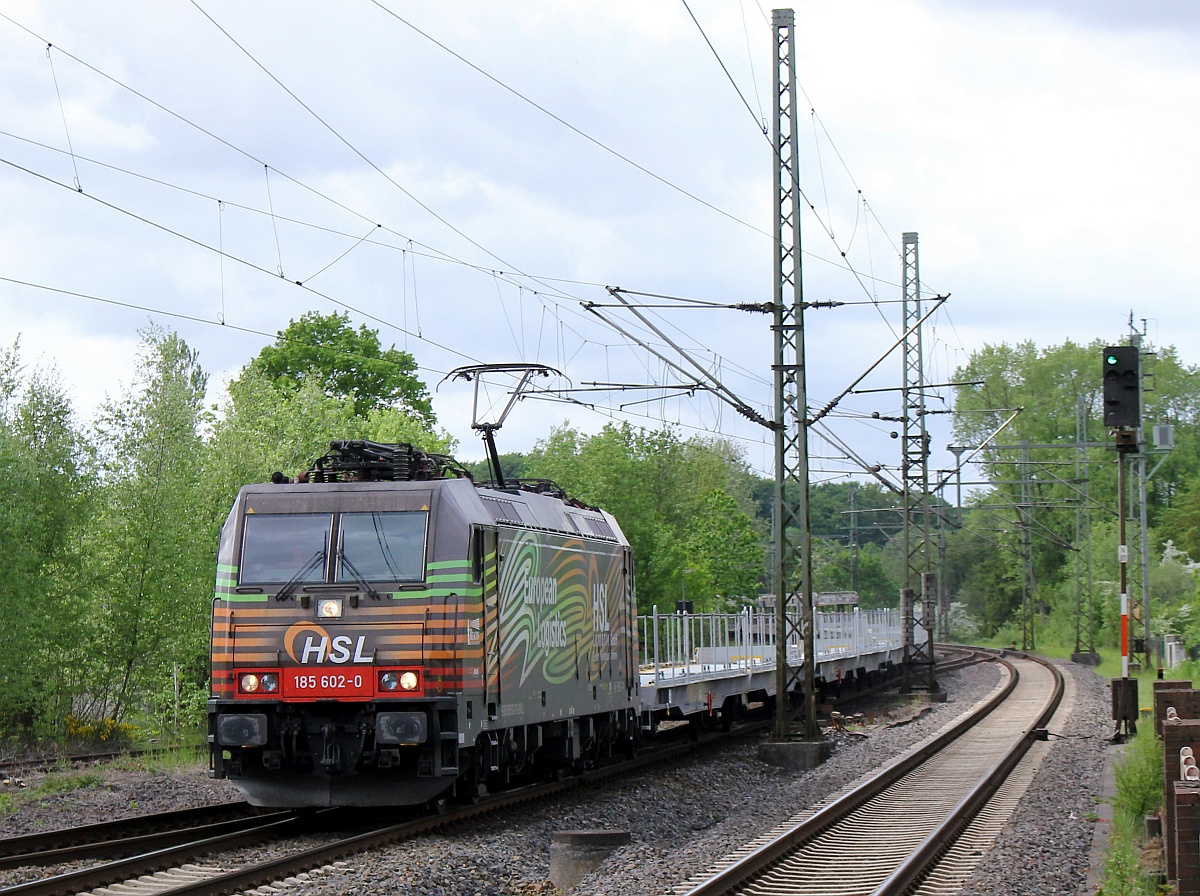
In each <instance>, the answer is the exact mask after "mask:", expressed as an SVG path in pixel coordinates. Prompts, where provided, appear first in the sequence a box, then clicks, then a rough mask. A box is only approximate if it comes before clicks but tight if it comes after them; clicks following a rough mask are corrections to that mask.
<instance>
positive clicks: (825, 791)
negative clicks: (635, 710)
mask: <svg viewBox="0 0 1200 896" xmlns="http://www.w3.org/2000/svg"><path fill="white" fill-rule="evenodd" d="M1062 668H1063V669H1064V672H1066V674H1068V675H1070V676H1072V679H1073V681H1074V688H1073V690H1074V697H1075V699H1074V706H1073V708H1072V711H1071V713H1070V716H1069V717H1068V718H1067V719H1065V720H1064V721H1063V722H1062V723H1061V725H1060V724H1059V723H1057V722H1056V723H1055V725H1052V726H1051V733H1052V734H1054V735H1058V736H1057V737H1055V738H1053V744H1052V749H1051V750H1050V751H1049V754H1048V755H1047V757H1046V758H1045V760H1044V761H1043V763H1042V766H1041V768H1040V769H1039V771H1038V773H1037V776H1036V777H1035V779H1034V782H1033V785H1032V786H1031V787H1030V788H1029V791H1028V792H1027V793H1026V795H1025V797H1024V798H1023V800H1022V802H1021V803H1020V806H1019V807H1018V810H1017V813H1016V815H1015V816H1014V818H1013V819H1011V820H1010V823H1009V824H1008V826H1007V827H1006V828H1005V831H1004V833H1003V834H1002V836H1001V838H1000V840H999V842H998V843H997V845H996V847H995V848H994V849H993V850H992V851H991V852H990V853H988V854H987V855H986V856H985V857H984V858H983V861H982V864H981V867H980V869H979V870H978V871H977V872H976V874H975V875H974V876H973V877H972V878H971V879H970V880H969V881H968V882H967V885H966V887H965V889H964V891H963V892H964V893H969V894H984V893H987V894H993V896H1005V894H1032V893H1060V894H1061V893H1071V894H1074V893H1082V892H1084V885H1085V879H1086V874H1087V870H1088V869H1087V857H1088V855H1089V850H1090V848H1091V843H1092V838H1093V833H1094V829H1095V825H1094V822H1093V819H1094V813H1095V812H1096V801H1097V798H1098V796H1099V792H1100V778H1101V770H1102V767H1103V763H1104V757H1105V750H1106V747H1107V745H1108V738H1109V736H1110V734H1111V724H1112V723H1111V722H1110V720H1109V715H1110V705H1109V698H1108V690H1107V682H1105V681H1104V680H1103V679H1101V678H1100V677H1099V676H1097V675H1096V674H1095V672H1094V671H1093V670H1091V669H1089V668H1086V667H1082V666H1076V665H1074V664H1063V666H1062ZM999 678H1000V675H999V672H998V670H997V669H996V668H995V667H993V666H991V665H983V666H973V667H969V668H967V669H964V670H960V671H958V672H953V673H947V674H945V675H944V676H943V677H942V678H941V680H940V684H941V685H942V686H943V687H944V688H945V689H946V691H947V693H948V700H947V702H945V703H932V704H928V705H926V704H925V703H924V702H923V699H922V698H917V697H914V698H902V699H901V701H900V703H899V704H898V705H897V707H896V708H894V709H892V710H891V711H890V713H889V714H885V713H884V711H883V710H882V709H881V708H880V707H881V705H882V704H881V703H880V702H879V701H878V700H873V701H871V702H869V703H865V704H863V706H862V710H863V711H864V712H865V713H867V715H868V716H869V717H870V721H871V722H872V723H871V724H864V725H862V726H861V727H857V728H855V729H854V730H852V731H845V732H833V733H831V738H832V739H833V741H834V745H835V746H834V752H833V755H832V756H831V757H830V759H829V760H828V761H826V762H825V763H823V764H822V765H821V766H820V767H818V768H817V769H814V770H812V771H810V772H804V773H792V772H788V771H784V770H782V769H779V768H775V767H773V766H768V765H765V764H764V763H762V762H760V761H759V760H758V758H757V743H756V742H744V743H742V744H740V745H735V746H731V747H727V748H723V749H720V750H719V751H718V750H713V751H707V752H703V753H701V754H699V755H698V756H696V757H695V758H693V759H690V760H685V761H683V762H680V763H677V764H675V765H673V766H670V767H657V768H654V769H651V770H648V771H645V772H642V773H640V774H638V775H635V776H632V777H630V778H626V779H624V780H621V781H618V782H611V783H607V784H603V785H598V786H595V787H591V788H583V789H579V790H576V791H573V792H571V793H569V794H567V795H564V796H561V797H557V798H554V799H552V800H548V801H546V802H543V803H539V804H534V805H530V806H526V807H524V808H522V809H521V810H519V811H517V812H510V813H508V814H501V815H499V816H498V817H490V818H488V819H486V820H484V821H477V822H473V823H471V824H470V826H467V825H462V826H459V827H457V828H455V829H453V830H452V831H449V832H443V833H438V834H433V835H429V836H425V837H422V838H420V839H418V840H416V841H410V842H406V843H404V844H400V845H397V846H393V847H390V848H387V849H382V850H378V851H375V852H373V853H371V854H369V855H359V856H355V857H353V858H351V859H347V860H346V861H344V862H339V863H337V864H335V865H332V866H328V867H326V868H322V869H317V870H315V871H313V872H312V873H310V874H309V875H307V876H306V878H305V879H304V880H303V881H296V882H295V883H292V884H290V885H289V886H288V889H287V890H286V892H295V893H303V894H305V896H309V894H312V896H332V894H344V893H351V892H353V893H358V894H372V893H388V894H400V896H408V894H421V896H430V894H468V896H473V894H480V896H488V894H534V893H553V892H555V890H554V887H553V885H552V884H551V883H550V881H549V864H550V857H549V854H550V840H551V835H552V834H553V833H554V832H555V831H567V830H593V829H604V830H624V831H629V832H630V835H631V842H630V844H629V845H628V846H625V847H623V848H621V849H618V850H617V851H616V852H614V853H613V854H612V855H611V856H610V857H609V858H608V859H607V860H606V861H605V862H604V863H603V865H602V866H601V867H600V868H599V869H598V870H597V871H596V872H594V873H593V874H591V875H589V876H587V877H585V878H584V879H583V880H582V881H581V882H580V883H579V884H578V886H577V887H576V888H575V889H574V890H573V891H572V892H573V893H577V894H580V896H661V894H666V893H669V892H671V891H672V890H673V889H674V888H676V887H679V886H681V885H683V884H684V883H686V882H687V881H688V880H689V879H692V878H695V877H696V876H698V875H701V874H702V873H703V872H704V871H705V870H706V869H708V868H709V867H711V866H712V865H713V864H714V863H716V862H717V861H718V860H719V859H720V858H721V857H723V856H725V855H728V854H729V853H731V852H734V851H735V850H737V849H738V848H739V847H741V846H743V845H744V844H746V843H748V842H750V841H752V840H754V839H756V838H757V837H760V836H761V835H763V834H764V833H765V832H766V831H768V830H770V829H771V828H773V827H775V826H776V825H778V824H779V823H781V822H783V821H784V820H786V819H787V818H789V817H791V816H792V815H795V814H797V813H799V812H802V811H803V810H805V809H807V808H808V807H810V806H812V805H813V804H814V803H816V802H818V801H819V800H821V799H824V798H825V797H828V796H829V795H831V794H834V793H836V792H839V791H841V790H843V789H845V788H846V787H848V786H849V785H850V784H852V783H853V782H855V781H857V780H858V779H859V778H860V777H862V776H863V775H864V774H866V773H867V772H869V771H871V770H872V769H874V768H877V767H878V766H880V765H882V764H885V763H886V762H887V761H888V760H889V759H891V758H892V757H894V756H897V755H899V754H900V753H902V752H904V751H905V750H907V749H908V748H910V747H911V746H912V745H914V744H915V743H918V742H919V741H921V740H923V739H925V738H926V737H929V736H930V735H932V734H934V733H935V732H937V731H938V730H940V729H941V728H942V727H944V726H945V725H946V724H947V723H948V722H950V721H951V720H952V719H954V718H956V717H957V716H959V715H960V714H962V713H963V712H965V711H967V710H968V709H970V708H971V707H972V706H974V705H975V704H976V703H977V702H978V701H979V700H981V699H983V698H984V697H986V696H987V695H988V694H989V693H990V692H991V691H992V690H993V688H994V687H995V686H996V684H997V682H998V681H999ZM854 709H855V708H854V707H850V708H849V709H848V710H847V712H853V711H854ZM89 773H91V774H95V775H101V774H102V775H103V776H104V783H102V784H98V785H94V786H91V787H88V788H86V789H80V790H75V791H71V792H65V793H58V794H54V795H52V796H48V797H45V798H42V799H37V800H29V799H28V798H24V797H17V798H16V799H15V800H13V802H15V803H16V804H17V805H18V809H17V811H15V812H13V813H10V814H0V834H3V835H5V836H12V835H15V834H19V833H26V832H30V831H35V830H48V829H52V828H57V827H67V826H70V825H75V824H84V823H88V822H91V821H101V820H105V819H108V818H114V817H121V816H127V815H139V814H143V813H146V812H161V811H166V810H168V809H174V808H181V807H184V806H194V805H204V804H210V803H216V802H224V801H227V800H233V799H237V798H238V794H237V792H236V790H234V789H233V788H232V787H231V786H230V785H228V783H227V782H222V781H212V780H210V779H208V778H207V773H206V772H205V771H204V770H203V769H186V770H181V771H179V772H173V773H168V772H159V773H144V772H131V771H119V772H118V771H109V772H104V771H102V770H91V771H90V772H89ZM37 779H38V776H34V775H31V776H29V777H28V779H27V780H26V781H25V783H26V785H27V790H32V789H33V788H35V787H36V786H37V783H38V780H37ZM14 790H15V785H4V786H3V787H2V788H0V794H2V793H6V792H13V791H14ZM39 876H40V875H39ZM11 882H12V880H11V879H9V878H8V877H7V876H5V878H4V882H0V886H3V885H6V884H7V883H11Z"/></svg>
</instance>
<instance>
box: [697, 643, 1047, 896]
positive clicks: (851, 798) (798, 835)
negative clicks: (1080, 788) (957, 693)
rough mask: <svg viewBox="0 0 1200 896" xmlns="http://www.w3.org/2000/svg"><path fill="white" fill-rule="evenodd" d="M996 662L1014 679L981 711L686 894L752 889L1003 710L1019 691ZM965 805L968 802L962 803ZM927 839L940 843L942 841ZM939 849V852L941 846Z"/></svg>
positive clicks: (708, 895) (706, 895) (1013, 673)
mask: <svg viewBox="0 0 1200 896" xmlns="http://www.w3.org/2000/svg"><path fill="white" fill-rule="evenodd" d="M997 660H998V661H999V662H1001V663H1003V664H1004V665H1006V666H1007V667H1008V668H1009V670H1010V680H1009V682H1008V683H1007V685H1006V686H1005V687H1004V688H1003V689H1002V690H1001V691H1000V692H998V693H997V694H996V695H994V696H993V697H992V698H991V699H990V700H988V701H987V702H986V703H984V704H983V705H982V706H980V707H979V708H978V709H977V710H976V711H974V712H973V713H971V714H969V715H968V716H966V717H965V718H964V719H963V720H961V721H960V722H959V723H957V724H956V725H954V726H952V727H951V728H949V729H947V730H946V731H944V732H942V733H941V734H940V735H938V736H937V737H935V738H933V739H931V740H930V741H928V742H926V743H925V744H923V745H922V746H920V747H919V748H918V749H916V750H914V751H912V752H910V753H908V754H906V755H905V756H904V757H902V758H901V759H900V760H899V761H897V762H895V763H893V764H892V765H891V766H889V767H887V768H886V769H884V770H882V771H881V772H879V773H877V774H875V775H873V776H872V777H870V778H869V779H867V780H865V781H864V782H862V783H861V784H859V785H858V786H857V787H855V788H853V789H852V790H851V791H849V792H848V793H846V794H845V795H844V796H842V797H841V798H840V799H838V800H836V801H834V802H832V803H830V804H828V805H826V806H824V807H823V808H822V809H820V810H819V811H818V812H816V813H814V814H813V815H812V816H810V817H809V818H807V819H805V820H804V821H802V822H800V823H799V824H797V825H794V826H792V827H790V828H789V829H787V830H785V831H783V832H782V833H780V834H778V835H776V836H775V837H774V838H773V839H771V840H770V841H768V842H767V843H765V844H764V845H762V846H760V847H758V848H757V849H755V851H754V852H752V853H750V854H747V855H744V856H742V857H740V858H738V859H737V860H735V861H734V862H732V863H731V864H730V865H728V866H727V867H725V868H724V869H722V870H720V871H718V872H716V873H714V874H712V875H711V876H709V877H708V878H706V879H704V880H702V881H701V882H699V883H698V884H695V885H693V886H692V887H691V888H690V889H688V890H686V891H682V892H684V893H686V896H716V894H723V893H729V892H733V891H735V890H737V889H738V888H739V887H742V886H746V887H747V888H748V889H752V888H753V887H752V885H751V884H750V881H752V880H754V879H755V878H757V877H759V876H760V875H761V874H763V873H764V871H765V869H767V868H770V867H773V866H776V865H778V864H779V863H780V862H782V861H783V860H784V858H785V857H786V856H787V855H789V854H790V853H792V852H794V851H795V850H796V849H798V848H800V847H801V846H802V845H804V844H806V843H808V842H810V841H812V840H813V839H815V838H816V837H818V836H820V835H822V834H824V833H826V832H828V831H830V830H831V829H832V828H833V827H834V826H835V825H837V824H839V823H840V822H842V821H843V820H845V819H848V818H850V817H851V816H853V815H854V814H855V813H856V812H858V811H859V810H860V809H862V808H863V807H864V806H865V805H866V804H867V803H868V802H869V801H871V800H873V799H875V797H877V796H880V795H881V794H883V793H884V791H887V790H888V789H889V788H891V787H892V786H893V785H894V784H895V783H896V782H897V781H899V780H900V779H901V778H904V777H906V776H907V775H909V773H910V772H912V771H914V770H915V769H916V768H917V767H919V766H920V765H923V764H924V763H925V762H926V761H927V760H929V759H931V758H932V757H933V756H935V755H936V754H937V753H939V752H941V751H942V750H943V749H944V748H946V747H947V746H949V745H950V744H952V743H953V741H955V740H957V739H958V738H959V737H960V736H961V735H963V734H964V733H966V732H967V731H968V730H969V729H971V728H972V727H974V726H975V725H976V724H977V723H978V722H980V721H981V720H983V719H985V718H986V717H987V716H988V715H989V714H991V713H992V712H993V711H994V710H995V709H996V708H998V707H999V706H1000V705H1001V704H1002V703H1003V702H1004V701H1005V700H1007V699H1008V697H1009V696H1010V694H1012V692H1013V691H1014V690H1015V689H1016V687H1017V682H1018V675H1017V672H1016V670H1015V668H1014V667H1013V665H1012V664H1011V663H1009V662H1008V661H1007V660H1005V659H1004V658H1002V657H997ZM1047 665H1048V664H1047ZM1050 668H1051V669H1052V671H1053V672H1054V673H1055V678H1056V681H1057V682H1058V687H1057V688H1056V695H1055V698H1054V702H1056V701H1057V699H1058V698H1059V697H1060V696H1061V675H1060V674H1059V673H1058V672H1057V670H1054V669H1053V667H1050ZM1051 711H1052V710H1051ZM1045 712H1046V711H1045V710H1044V711H1043V713H1042V717H1043V718H1045V717H1046V716H1045ZM1032 727H1037V725H1036V724H1035V725H1034V726H1032ZM1031 730H1032V728H1031V729H1029V730H1027V731H1025V733H1024V735H1023V736H1022V737H1021V739H1020V742H1019V743H1020V744H1024V745H1025V746H1026V747H1027V746H1028V741H1029V734H1030V731H1031ZM996 771H997V769H996V768H993V769H991V770H990V772H989V773H993V772H996ZM963 802H964V803H965V802H968V801H967V800H963ZM971 802H976V801H971ZM879 836H880V842H881V843H882V842H883V841H884V839H885V838H886V832H884V831H880V832H879ZM927 839H932V840H936V839H937V838H927ZM931 848H932V847H931ZM934 851H935V852H938V853H940V851H941V848H938V849H936V850H934ZM916 867H917V866H916V865H915V864H914V865H913V866H911V867H910V870H909V872H907V873H909V874H916V875H917V876H919V873H917V872H916V871H915V869H916ZM841 890H844V888H843V887H839V891H841Z"/></svg>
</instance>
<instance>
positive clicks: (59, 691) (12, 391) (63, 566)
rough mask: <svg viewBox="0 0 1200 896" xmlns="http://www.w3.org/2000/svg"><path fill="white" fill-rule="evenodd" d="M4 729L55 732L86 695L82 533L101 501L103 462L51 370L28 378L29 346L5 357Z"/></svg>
mask: <svg viewBox="0 0 1200 896" xmlns="http://www.w3.org/2000/svg"><path fill="white" fill-rule="evenodd" d="M0 384H2V386H3V392H2V393H0V468H3V469H4V473H5V487H4V489H3V491H2V492H0V538H3V539H4V543H5V544H8V545H11V546H13V548H14V549H13V550H10V551H9V552H8V553H7V555H6V558H5V562H4V564H3V565H0V614H3V618H4V619H5V620H6V622H5V650H4V651H3V653H2V654H0V731H3V732H5V733H9V734H12V733H19V734H20V735H21V736H22V737H24V738H26V739H30V738H36V737H38V736H40V735H43V734H47V733H50V732H53V731H55V730H56V729H57V728H58V726H59V724H60V721H61V719H62V718H63V717H64V716H65V715H66V714H67V712H69V711H70V700H71V695H72V693H73V692H74V691H75V690H76V689H77V688H78V685H79V682H78V681H77V680H76V678H75V668H76V667H75V666H73V665H72V662H71V661H72V660H73V659H75V658H76V657H79V656H80V654H81V652H82V650H83V649H84V644H83V643H82V642H81V640H80V638H79V633H80V632H79V621H80V619H81V618H82V615H83V613H84V612H85V608H86V603H85V598H84V591H85V588H86V576H85V573H84V570H83V552H82V546H81V541H80V537H79V533H80V532H81V530H82V529H83V527H84V526H85V525H86V524H87V521H88V518H89V515H90V512H91V507H92V500H93V489H92V485H91V480H90V474H91V468H92V465H93V462H94V461H93V457H92V453H91V451H90V449H89V448H88V446H87V445H86V444H85V443H84V439H83V435H82V434H81V432H80V430H79V429H78V428H77V426H76V424H75V422H74V418H73V414H72V412H71V408H70V403H69V401H68V399H67V397H66V395H65V393H64V392H63V390H62V388H61V386H60V385H59V384H58V382H57V379H56V376H55V375H54V373H53V372H52V371H51V372H49V373H44V372H40V371H35V372H34V373H32V374H30V375H25V374H24V371H23V369H22V367H21V364H20V359H19V346H18V345H17V344H14V345H13V347H12V348H11V349H9V350H6V351H4V352H2V353H0Z"/></svg>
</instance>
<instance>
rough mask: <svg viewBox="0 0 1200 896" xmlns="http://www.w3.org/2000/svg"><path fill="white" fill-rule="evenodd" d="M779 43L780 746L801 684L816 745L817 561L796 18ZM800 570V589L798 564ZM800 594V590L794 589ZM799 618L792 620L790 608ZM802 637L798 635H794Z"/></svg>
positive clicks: (777, 29)
mask: <svg viewBox="0 0 1200 896" xmlns="http://www.w3.org/2000/svg"><path fill="white" fill-rule="evenodd" d="M771 18H772V25H773V29H774V35H775V55H774V61H775V74H776V89H775V100H774V104H773V105H774V113H775V132H774V143H773V146H774V152H775V176H774V187H775V229H774V237H775V271H774V302H773V304H774V309H773V312H774V318H773V320H772V325H771V329H772V332H773V334H774V363H773V364H772V369H773V371H774V385H775V415H774V419H773V421H772V429H773V430H774V433H775V500H774V511H775V512H774V513H773V514H772V530H773V531H772V538H773V542H774V545H775V555H774V561H773V565H774V568H773V570H772V579H773V583H774V590H775V622H776V636H777V637H776V654H775V669H776V673H775V674H776V680H775V693H776V714H775V738H776V740H786V739H787V738H788V736H789V725H790V722H791V718H790V716H791V706H790V703H789V694H791V693H792V691H793V690H794V689H795V686H796V684H798V683H799V679H800V677H801V676H803V679H804V680H803V689H804V698H805V704H804V709H805V711H804V737H805V738H808V739H817V738H819V737H820V733H821V732H820V728H819V727H818V726H817V712H816V710H817V706H816V691H815V687H816V676H815V673H814V663H813V660H814V648H815V644H814V637H813V599H812V554H811V550H810V546H811V533H810V529H809V513H808V395H807V388H806V382H805V372H804V301H803V299H804V288H803V283H802V278H801V260H800V157H799V148H798V145H797V126H798V120H799V119H798V115H797V107H796V71H795V68H794V59H795V50H796V41H795V33H794V30H795V13H794V11H793V10H790V9H776V10H773V11H772V14H771ZM797 562H798V564H799V573H800V575H799V582H797V581H796V576H795V572H796V564H797ZM797 586H798V587H797ZM789 606H795V607H796V608H797V609H798V610H799V613H798V614H796V615H793V616H790V617H789V614H788V612H787V611H788V607H789ZM797 629H799V630H797ZM797 642H802V643H803V645H804V663H803V666H801V667H800V668H799V669H797V670H796V671H792V670H791V669H789V667H788V644H789V643H797Z"/></svg>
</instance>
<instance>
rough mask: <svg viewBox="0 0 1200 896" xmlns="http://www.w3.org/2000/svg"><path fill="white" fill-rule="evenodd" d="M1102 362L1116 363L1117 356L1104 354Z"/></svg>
mask: <svg viewBox="0 0 1200 896" xmlns="http://www.w3.org/2000/svg"><path fill="white" fill-rule="evenodd" d="M1104 363H1105V364H1116V363H1117V356H1116V355H1105V356H1104Z"/></svg>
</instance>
